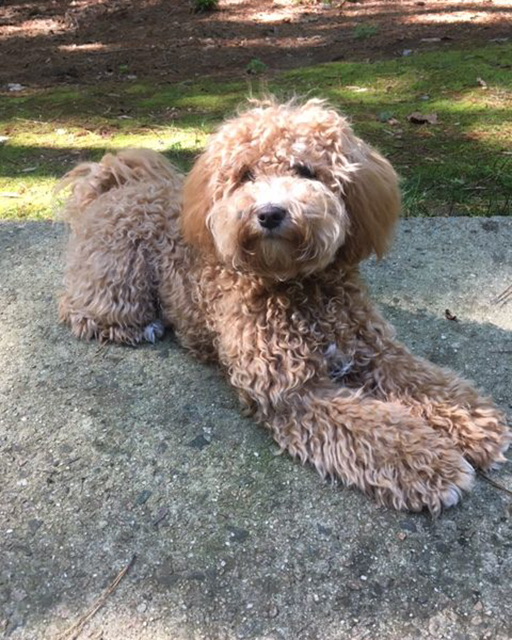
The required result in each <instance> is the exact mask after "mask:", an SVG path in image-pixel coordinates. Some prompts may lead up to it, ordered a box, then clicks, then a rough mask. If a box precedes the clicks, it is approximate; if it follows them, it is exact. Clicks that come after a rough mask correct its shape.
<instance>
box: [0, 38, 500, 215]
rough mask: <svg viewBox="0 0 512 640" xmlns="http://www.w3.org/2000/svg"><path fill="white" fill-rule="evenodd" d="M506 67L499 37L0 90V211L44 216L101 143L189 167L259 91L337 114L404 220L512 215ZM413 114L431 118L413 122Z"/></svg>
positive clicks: (104, 148)
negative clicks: (270, 71) (255, 67)
mask: <svg viewBox="0 0 512 640" xmlns="http://www.w3.org/2000/svg"><path fill="white" fill-rule="evenodd" d="M511 67H512V45H510V44H501V45H493V46H489V47H483V48H478V49H473V50H467V51H453V50H450V51H443V50H440V51H436V52H430V53H425V54H417V55H413V56H410V57H407V58H399V59H395V60H387V61H383V62H375V63H372V64H364V63H356V62H351V63H343V62H340V63H330V64H324V65H318V66H315V67H307V68H303V69H299V70H294V71H291V72H287V73H282V74H279V75H278V76H276V77H274V78H272V79H270V80H268V82H267V83H266V84H264V83H262V82H261V81H260V80H254V83H253V86H252V88H251V86H249V85H248V84H247V83H245V82H226V83H222V82H218V81H215V82H214V81H211V80H208V79H202V80H201V79H199V80H193V81H190V82H182V83H179V84H173V85H171V86H157V85H152V84H150V83H144V82H137V83H136V84H130V83H126V82H125V83H118V84H102V85H101V86H97V87H93V88H91V87H72V88H69V87H67V88H56V89H49V90H41V91H32V92H27V93H26V94H23V95H12V94H4V95H1V94H0V136H7V137H8V140H7V141H6V142H4V143H3V145H2V146H0V217H22V218H23V217H37V216H43V217H49V216H51V215H52V208H51V206H50V200H51V198H50V195H49V194H50V193H51V189H52V187H53V185H54V184H55V182H56V180H57V179H58V177H59V176H61V175H62V174H63V173H64V172H65V171H66V170H67V169H69V168H70V167H71V166H72V165H73V164H75V163H76V162H78V161H82V160H86V159H93V160H95V159H98V158H99V157H101V155H102V154H103V153H104V152H105V151H108V150H116V149H120V148H123V147H128V146H132V147H133V146H145V147H150V148H152V149H155V150H157V151H161V152H163V153H165V154H166V155H167V156H168V157H169V158H170V159H171V160H172V161H173V162H175V163H176V164H177V165H178V166H179V167H180V168H181V169H183V170H187V169H188V168H189V167H190V165H191V162H192V160H193V157H194V155H195V154H196V153H197V152H198V151H200V150H201V149H202V148H203V146H204V144H205V142H206V138H207V135H208V134H209V133H210V132H211V131H212V130H213V129H214V128H215V127H216V126H217V124H218V123H219V122H221V121H222V120H223V119H225V118H226V117H229V116H232V115H233V114H235V113H236V111H237V108H238V106H239V105H240V104H244V102H245V100H246V98H247V97H248V96H249V95H256V96H258V95H265V94H268V93H273V94H275V95H276V96H277V97H278V98H280V99H288V98H291V97H292V96H295V95H299V96H310V97H314V96H315V97H323V98H326V99H327V100H328V101H329V102H330V103H331V104H332V105H334V106H335V107H336V108H339V109H340V110H341V111H343V112H344V113H345V114H346V115H347V116H348V117H349V119H350V120H351V122H352V124H353V126H354V128H355V129H356V131H357V132H358V133H359V134H360V135H361V136H363V137H364V138H365V139H367V140H368V141H370V142H371V143H373V144H374V145H375V146H377V147H378V148H379V149H380V150H381V151H382V152H384V153H385V154H386V155H387V156H388V157H389V158H390V159H391V161H392V162H393V164H394V165H395V167H396V168H397V170H398V171H399V173H400V175H401V177H402V186H403V192H404V203H405V207H404V208H405V215H460V214H468V215H492V214H501V215H510V214H511V209H512V157H511V156H510V149H511V142H512V73H511V72H510V69H511ZM413 111H414V112H418V111H419V112H420V113H424V114H427V113H435V114H437V117H438V123H437V124H435V125H417V124H413V123H411V122H409V120H408V115H409V114H410V113H411V112H413ZM0 144H2V143H1V142H0ZM2 193H4V194H5V193H7V194H9V197H7V196H2ZM14 195H16V196H17V197H12V196H14Z"/></svg>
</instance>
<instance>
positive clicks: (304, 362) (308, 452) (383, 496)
mask: <svg viewBox="0 0 512 640" xmlns="http://www.w3.org/2000/svg"><path fill="white" fill-rule="evenodd" d="M247 344H248V349H247V353H244V352H239V353H238V358H237V359H236V361H231V363H230V364H229V365H228V372H229V377H230V379H231V382H232V384H233V385H234V386H235V387H236V388H237V389H238V391H239V393H240V395H241V397H242V399H243V400H244V401H245V403H246V404H248V405H249V406H250V407H251V408H252V409H253V411H254V413H255V415H256V417H257V418H258V419H259V421H260V422H262V423H263V424H265V425H266V426H267V427H269V428H270V429H271V431H272V433H273V435H274V438H275V440H276V441H277V443H278V444H279V446H280V447H281V448H282V449H283V450H287V451H288V452H289V453H290V454H291V455H293V456H296V457H299V458H300V459H301V460H302V461H303V462H309V463H311V464H312V465H313V466H315V467H316V468H317V469H318V471H319V472H320V473H321V474H322V475H323V476H331V477H336V478H340V479H341V480H342V481H343V482H344V483H345V484H347V485H356V486H357V487H359V488H360V489H362V490H363V491H365V492H367V493H368V494H370V495H372V496H374V497H375V498H376V500H377V501H378V502H379V503H382V504H389V505H391V506H393V507H395V508H397V509H411V510H415V511H419V510H421V509H423V508H425V507H426V508H428V509H429V510H430V511H431V512H433V513H438V512H439V511H440V510H441V508H442V507H443V506H446V507H448V506H452V505H453V504H455V503H456V502H458V499H459V497H460V494H461V489H469V488H470V486H471V483H472V479H473V469H472V467H471V466H470V465H469V464H468V463H467V462H466V461H465V460H464V458H463V457H462V455H461V453H460V452H459V451H458V450H457V449H456V448H455V446H454V444H453V442H452V441H451V440H450V439H449V438H448V437H447V436H446V434H444V433H443V432H442V431H436V430H435V429H433V428H432V427H430V426H429V425H428V424H427V422H426V421H425V420H424V419H423V418H422V417H419V416H412V415H411V413H410V412H409V411H408V409H407V408H405V407H403V406H401V405H400V404H399V403H397V402H384V401H380V400H376V399H374V398H369V397H365V396H363V395H362V394H361V393H360V392H356V391H351V390H348V389H339V388H337V387H336V386H335V385H333V384H332V383H330V382H327V381H326V380H323V381H322V380H321V379H320V380H319V379H318V378H315V376H314V370H315V363H314V361H308V358H307V357H304V356H305V354H302V358H300V357H299V356H298V355H297V353H296V351H295V352H291V353H293V355H291V356H287V353H290V352H286V351H281V352H280V355H279V358H276V357H275V356H274V357H272V356H271V355H270V353H269V352H268V351H267V350H266V348H265V346H266V345H262V346H263V348H262V351H260V352H259V353H258V352H256V351H255V350H254V346H255V345H254V343H252V342H248V343H247ZM287 357H290V358H291V360H290V362H288V361H287Z"/></svg>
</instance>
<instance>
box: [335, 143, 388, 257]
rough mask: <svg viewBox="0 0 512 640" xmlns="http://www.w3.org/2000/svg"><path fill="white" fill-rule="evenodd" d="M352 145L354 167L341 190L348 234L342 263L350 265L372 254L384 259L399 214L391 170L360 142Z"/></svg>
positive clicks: (378, 156) (370, 149)
mask: <svg viewBox="0 0 512 640" xmlns="http://www.w3.org/2000/svg"><path fill="white" fill-rule="evenodd" d="M354 143H355V144H354V147H353V149H354V150H355V151H356V153H355V154H354V156H355V157H354V158H351V160H352V161H353V162H354V163H355V166H354V169H353V170H352V171H351V172H350V175H349V179H348V180H347V181H346V182H345V186H344V191H345V196H344V199H345V203H346V206H347V211H348V214H349V216H350V227H351V231H350V234H349V238H348V240H347V243H346V246H345V247H344V250H343V256H344V259H345V260H347V262H351V263H353V264H354V263H357V262H359V261H360V260H364V258H367V257H368V256H370V255H371V254H372V253H375V254H376V255H377V256H378V257H379V258H380V257H382V256H383V255H384V253H385V252H386V249H387V248H388V245H389V242H390V239H391V236H392V232H393V227H394V225H395V222H396V220H397V219H398V214H399V212H400V190H399V188H398V177H397V175H396V173H395V171H394V169H393V167H392V166H391V164H390V163H389V162H388V161H387V160H386V159H385V158H383V157H382V156H381V155H380V154H379V153H378V152H377V151H375V149H372V147H370V146H369V145H367V144H366V143H364V142H363V141H362V140H359V139H355V140H354Z"/></svg>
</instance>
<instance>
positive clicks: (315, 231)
mask: <svg viewBox="0 0 512 640" xmlns="http://www.w3.org/2000/svg"><path fill="white" fill-rule="evenodd" d="M62 186H69V187H71V193H70V196H69V199H68V201H67V204H66V206H65V218H66V220H67V221H68V222H69V225H70V227H71V234H70V241H69V249H68V254H67V266H66V272H65V291H64V293H63V294H62V296H61V298H60V306H59V312H60V320H61V321H62V322H64V323H66V324H67V325H69V327H70V328H71V330H72V332H73V334H74V335H75V336H77V337H78V338H85V339H91V338H96V339H98V340H100V341H111V342H120V343H127V344H130V345H134V344H137V343H140V342H141V341H149V342H153V341H155V340H157V339H158V338H160V337H161V336H162V334H163V332H164V330H165V328H166V327H172V329H173V330H174V332H175V333H176V335H177V336H178V338H179V340H180V341H181V343H182V345H183V346H184V347H186V348H187V349H188V350H190V351H191V352H192V353H194V354H195V355H196V356H197V357H198V358H200V359H201V360H204V361H214V362H217V363H218V364H219V365H220V367H221V368H222V370H223V371H224V373H225V375H226V377H227V378H228V379H229V381H230V383H231V385H232V386H233V387H234V388H235V389H236V390H237V392H238V395H239V396H240V399H241V401H242V403H243V404H244V405H245V407H246V408H247V409H248V410H249V411H250V413H251V414H252V415H253V416H254V417H255V419H256V420H257V421H258V422H259V423H262V424H263V425H265V426H266V427H268V428H269V429H270V430H271V432H272V434H273V437H274V438H275V440H276V442H277V443H278V445H279V447H280V448H281V449H282V450H286V451H288V452H289V453H290V454H291V455H292V456H295V457H297V458H299V459H300V460H301V461H302V462H309V463H311V464H312V465H313V466H314V467H315V468H316V469H317V470H318V471H319V472H320V474H321V475H322V476H324V477H332V478H337V479H340V480H341V481H343V483H345V484H346V485H355V486H357V487H359V488H360V489H362V490H363V491H364V492H366V493H367V494H369V495H371V496H373V498H374V499H375V500H376V501H377V502H378V503H379V504H384V505H389V506H392V507H394V508H396V509H398V510H404V509H408V510H412V511H420V510H423V509H425V508H426V509H428V510H429V511H430V512H431V513H432V514H434V515H437V514H439V513H440V511H441V510H442V509H443V507H450V506H453V505H455V504H456V503H457V502H458V500H459V498H460V496H461V493H462V490H468V489H469V488H470V487H471V485H472V483H473V480H474V474H475V472H474V468H475V467H478V468H481V469H488V468H490V467H491V466H493V465H494V464H496V463H500V462H503V461H505V457H504V455H503V454H504V452H505V450H506V448H507V446H508V444H509V442H510V439H511V434H510V432H509V430H508V428H507V423H506V419H505V416H504V414H503V413H502V412H500V411H499V410H498V409H497V408H496V407H495V406H494V405H493V403H492V401H491V400H490V399H488V398H486V397H483V396H481V395H480V394H479V393H478V392H477V391H476V390H475V389H474V388H473V387H472V386H471V384H470V383H468V382H467V381H465V380H463V379H461V378H459V377H457V376H456V375H455V374H454V373H452V372H450V371H448V370H446V369H442V368H440V367H438V366H435V365H434V364H431V363H430V362H428V361H426V360H424V359H422V358H418V357H415V356H413V355H412V354H411V353H410V352H409V351H408V350H407V349H406V347H404V346H403V345H402V344H400V343H399V342H397V341H396V339H395V337H394V332H393V329H392V327H391V326H390V325H389V324H388V323H387V322H386V321H385V320H384V319H383V318H382V317H381V315H380V314H379V313H378V312H377V311H376V309H375V308H374V306H373V305H372V303H371V302H370V300H369V297H368V295H367V292H366V289H365V286H364V284H363V283H362V281H361V278H360V275H359V270H358V265H359V263H360V262H361V261H362V260H364V259H365V258H367V257H368V256H370V255H371V254H376V255H377V256H379V257H380V256H382V255H383V254H384V252H385V251H386V249H387V248H388V245H389V242H390V238H391V235H392V232H393V228H394V225H395V222H396V220H397V216H398V213H399V209H400V193H399V188H398V180H397V175H396V173H395V171H394V170H393V168H392V166H391V165H390V163H389V162H388V161H387V160H386V159H384V158H383V157H382V156H381V155H380V154H379V153H378V152H377V151H376V150H375V149H373V148H372V147H371V146H370V145H368V144H367V143H365V142H363V141H362V140H361V139H360V138H358V137H357V136H356V135H355V134H354V132H353V130H352V129H351V127H350V125H349V123H348V122H347V120H346V119H345V118H344V117H343V116H342V115H340V114H339V113H338V112H337V111H336V110H335V109H334V108H332V107H330V106H329V105H327V104H326V103H325V102H323V101H320V100H316V99H313V100H308V101H306V102H303V103H298V102H287V103H282V104H279V103H277V102H274V101H272V100H269V101H262V102H260V103H256V104H253V105H251V106H249V107H248V108H247V109H246V110H245V111H243V112H241V113H240V114H239V115H238V116H237V117H234V118H232V119H230V120H228V121H226V122H225V123H224V124H222V125H221V126H220V128H219V129H218V130H217V132H216V133H215V134H214V135H213V136H212V137H211V139H210V141H209V142H208V144H207V146H206V149H205V151H204V152H203V153H202V154H201V155H200V156H199V158H198V159H197V160H196V162H195V164H194V166H193V168H192V170H191V172H190V174H189V175H188V176H187V177H186V178H184V177H183V176H182V175H180V173H179V172H178V171H177V170H176V169H175V168H174V167H173V166H172V165H171V164H170V163H169V162H168V161H167V160H166V159H165V158H164V157H163V156H161V155H159V154H157V153H156V152H153V151H149V150H126V151H123V152H120V153H118V154H117V155H115V156H114V155H110V154H108V155H106V156H105V157H104V158H103V159H102V160H101V162H99V163H85V164H81V165H79V166H78V167H77V168H75V169H73V170H72V171H71V172H70V173H69V174H68V175H67V176H66V177H65V178H64V180H63V184H62Z"/></svg>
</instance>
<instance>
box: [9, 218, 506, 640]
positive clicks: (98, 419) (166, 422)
mask: <svg viewBox="0 0 512 640" xmlns="http://www.w3.org/2000/svg"><path fill="white" fill-rule="evenodd" d="M63 244H64V234H63V229H62V228H61V227H60V226H58V225H52V224H50V223H43V222H31V223H27V224H16V223H3V224H1V225H0V454H1V474H2V475H1V483H0V529H1V531H0V544H1V547H2V550H1V555H0V558H1V559H0V604H1V607H2V609H1V611H2V613H1V614H0V631H1V632H3V634H4V635H5V636H6V637H9V638H12V639H15V640H34V639H39V638H52V639H54V638H58V637H59V636H60V634H61V633H62V632H63V631H64V630H66V629H67V628H68V627H69V626H71V624H72V623H73V622H74V621H75V620H76V619H77V618H78V617H79V616H80V615H81V614H83V613H84V612H85V611H86V610H87V609H88V607H89V606H90V605H91V603H93V602H94V600H95V599H96V598H97V597H98V596H99V595H100V594H101V592H102V591H103V589H105V587H106V586H107V585H108V584H109V583H110V582H111V581H112V579H113V578H114V577H115V576H116V574H117V573H118V572H119V571H120V570H121V569H122V568H123V567H124V566H126V564H127V563H128V562H129V560H130V559H131V558H132V556H133V555H134V554H136V556H137V557H136V560H135V562H134V564H133V566H132V568H131V569H130V571H129V572H128V574H127V575H126V576H125V578H124V579H123V580H122V582H121V584H120V585H119V587H118V589H117V591H116V592H115V593H113V594H111V595H110V596H109V597H108V598H107V601H106V604H105V606H104V607H103V608H102V609H101V610H100V611H99V612H98V613H97V614H96V615H95V616H94V617H93V618H92V620H91V621H90V622H89V624H88V625H87V626H86V628H85V629H84V630H83V632H82V633H81V635H80V636H79V637H80V638H91V639H92V638H95V639H97V640H98V639H100V638H103V639H107V638H108V639H111V640H112V639H113V640H121V639H122V640H135V639H137V640H161V639H162V640H163V639H164V638H165V639H169V638H172V639H173V640H195V639H206V638H207V639H211V640H222V639H226V640H228V639H229V640H232V639H238V638H257V639H261V640H263V639H265V640H271V639H272V640H283V639H284V640H291V639H293V640H306V639H319V640H334V639H336V640H339V639H345V638H347V639H349V638H350V639H353V640H356V639H363V638H368V639H379V640H385V639H400V640H406V639H409V638H411V639H412V638H436V639H439V638H452V639H453V640H463V639H465V640H472V639H477V638H478V639H479V638H493V639H501V640H505V639H509V638H511V637H512V589H511V584H512V553H511V550H512V527H511V522H512V506H511V498H510V496H509V495H507V494H506V493H504V492H502V491H499V490H497V489H496V488H495V487H493V486H491V485H489V484H487V483H485V482H484V481H482V480H480V481H479V482H478V483H477V485H476V488H475V490H474V492H473V493H472V494H470V495H468V496H466V498H465V500H464V501H463V502H462V504H461V505H460V506H458V507H457V508H455V509H453V510H450V511H448V512H446V513H445V514H444V515H443V516H442V517H441V518H440V519H438V520H432V519H431V518H430V517H429V516H427V515H422V514H420V515H411V514H405V513H395V512H393V511H390V510H386V509H377V508H376V507H375V506H374V505H373V504H372V502H371V501H370V500H368V499H367V498H365V497H364V496H363V495H362V494H360V493H358V492H357V491H354V490H349V489H343V488H342V487H339V486H332V485H330V484H327V483H324V482H323V481H322V480H321V479H320V478H319V477H318V476H317V475H316V473H315V472H314V471H313V470H311V469H309V468H304V467H301V466H300V465H299V464H297V463H296V462H293V461H292V460H290V459H288V458H287V457H286V456H276V455H275V447H274V445H273V443H272V440H271V438H270V436H269V435H268V434H267V433H266V432H265V431H264V430H263V429H261V428H258V427H256V426H255V425H254V424H253V423H252V422H251V420H249V419H246V418H243V417H242V416H241V415H240V412H239V409H238V405H237V400H236V398H235V396H234V394H233V393H232V392H231V391H230V390H229V388H228V387H227V386H226V385H225V383H224V382H223V381H222V380H221V378H220V376H219V374H218V372H217V371H216V369H215V368H212V367H208V366H203V365H200V364H198V363H197V362H195V361H194V360H193V359H192V358H191V357H190V356H189V355H187V354H186V353H185V352H183V351H182V350H181V349H180V347H179V346H178V345H177V344H176V342H175V341H174V340H173V338H172V336H169V337H167V338H166V339H165V340H164V341H163V342H162V343H160V344H158V345H156V346H145V347H142V348H139V349H131V348H122V347H107V348H99V347H98V346H97V345H96V344H92V343H90V344H86V343H80V342H77V341H75V340H74V339H73V338H72V337H71V336H70V334H69V333H68V332H67V330H66V329H65V328H63V327H60V326H58V325H57V324H56V304H55V293H56V290H57V289H58V287H59V283H60V279H61V270H62V258H61V249H62V247H63ZM364 270H365V272H366V275H367V278H368V281H369V283H370V288H371V290H372V292H373V295H374V297H375V298H376V300H377V301H378V302H379V303H380V305H381V307H382V308H383V310H384V312H385V313H386V315H387V316H388V317H389V318H390V319H392V320H393V322H394V323H395V325H396V327H397V331H398V335H399V336H400V337H401V339H402V340H403V341H405V342H406V343H407V344H409V345H410V346H411V347H412V348H413V349H414V350H415V351H416V352H417V353H419V354H423V355H425V356H427V357H429V358H431V359H432V360H434V361H435V362H438V363H441V364H443V365H449V366H451V367H452V368H454V369H457V370H459V371H461V372H462V373H464V374H465V375H466V376H468V377H471V378H473V379H474V380H475V381H476V382H477V383H478V384H479V385H480V386H481V387H483V388H484V389H485V390H486V391H488V392H490V393H493V395H494V396H495V398H496V400H497V401H498V402H499V403H500V404H501V405H502V406H503V407H504V408H505V409H506V410H508V411H509V412H511V408H512V373H511V368H512V367H511V362H512V301H509V302H508V303H507V304H504V305H503V306H499V305H495V304H492V301H493V299H494V298H495V296H496V295H497V294H499V293H500V292H501V291H503V290H504V289H505V288H506V287H507V286H508V285H510V284H512V220H511V219H506V218H491V219H485V220H484V219H463V218H457V219H436V220H404V221H403V222H402V223H401V227H400V230H399V233H398V237H397V241H396V244H395V248H394V250H393V252H392V254H391V255H390V256H389V257H388V258H387V259H386V260H384V261H383V262H381V263H379V264H376V263H375V262H370V263H368V264H367V265H366V266H365V269H364ZM446 309H449V311H450V312H451V313H452V314H454V315H456V316H457V318H458V320H459V321H458V322H455V321H450V320H447V319H446V318H445V310H446ZM493 477H494V478H495V479H497V480H498V481H499V482H500V483H502V484H503V485H506V486H508V487H509V488H510V489H512V469H511V465H510V464H508V465H505V466H504V467H503V468H502V469H501V470H500V471H499V472H496V473H494V474H493ZM70 637H75V636H73V635H71V636H70Z"/></svg>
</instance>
